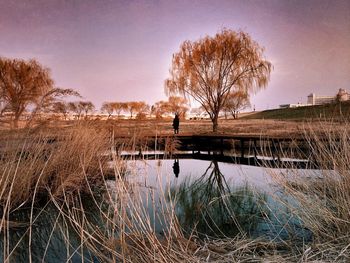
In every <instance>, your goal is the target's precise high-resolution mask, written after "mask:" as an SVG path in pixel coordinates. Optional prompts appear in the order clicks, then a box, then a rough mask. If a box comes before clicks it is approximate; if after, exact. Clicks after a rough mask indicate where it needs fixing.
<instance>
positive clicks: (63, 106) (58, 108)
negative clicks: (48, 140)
mask: <svg viewBox="0 0 350 263" xmlns="http://www.w3.org/2000/svg"><path fill="white" fill-rule="evenodd" d="M52 111H53V112H55V113H59V114H62V115H63V118H64V119H65V120H66V119H67V115H68V113H69V107H68V103H67V102H63V101H57V102H55V103H53V105H52Z"/></svg>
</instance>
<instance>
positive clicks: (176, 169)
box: [173, 159, 180, 178]
mask: <svg viewBox="0 0 350 263" xmlns="http://www.w3.org/2000/svg"><path fill="white" fill-rule="evenodd" d="M173 172H174V175H175V177H176V178H177V177H178V176H179V173H180V165H179V160H178V159H175V160H174V164H173Z"/></svg>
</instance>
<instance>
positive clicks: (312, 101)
mask: <svg viewBox="0 0 350 263" xmlns="http://www.w3.org/2000/svg"><path fill="white" fill-rule="evenodd" d="M337 99H339V101H347V100H350V94H349V93H348V92H347V91H346V90H345V89H339V91H338V93H337V95H335V96H317V95H316V94H315V93H311V94H310V95H309V96H307V104H309V105H322V104H328V103H332V102H335V101H336V100H337Z"/></svg>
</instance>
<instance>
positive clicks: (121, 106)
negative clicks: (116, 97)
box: [113, 102, 128, 118]
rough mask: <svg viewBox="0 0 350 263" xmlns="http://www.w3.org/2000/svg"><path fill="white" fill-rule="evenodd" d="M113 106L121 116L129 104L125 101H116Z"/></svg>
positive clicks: (118, 115)
mask: <svg viewBox="0 0 350 263" xmlns="http://www.w3.org/2000/svg"><path fill="white" fill-rule="evenodd" d="M113 107H114V110H115V112H116V114H117V117H118V118H120V115H121V113H122V112H123V111H125V110H127V109H128V105H127V103H125V102H114V103H113Z"/></svg>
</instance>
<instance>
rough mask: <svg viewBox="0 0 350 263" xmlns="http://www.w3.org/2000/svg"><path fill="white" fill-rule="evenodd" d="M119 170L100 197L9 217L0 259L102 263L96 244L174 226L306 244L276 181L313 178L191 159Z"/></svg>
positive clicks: (162, 232) (291, 203) (309, 173)
mask: <svg viewBox="0 0 350 263" xmlns="http://www.w3.org/2000/svg"><path fill="white" fill-rule="evenodd" d="M125 163H126V166H125V168H124V169H123V171H122V172H121V173H120V174H121V176H120V177H119V178H116V179H115V180H107V181H106V189H104V190H101V191H97V192H96V193H94V196H93V197H81V196H77V197H76V199H75V201H74V202H73V203H70V205H69V206H68V205H67V204H66V203H64V202H63V203H52V202H50V203H47V204H36V205H35V206H34V207H33V209H32V210H31V209H30V208H29V209H28V208H27V209H24V208H23V209H21V208H20V209H17V210H16V211H14V212H12V213H11V215H9V217H8V219H7V220H8V226H5V225H2V226H1V228H2V231H1V232H2V236H1V241H0V258H1V259H6V258H8V257H10V258H11V260H13V262H27V261H28V258H29V255H31V257H32V261H33V262H41V261H43V262H65V261H67V260H68V261H69V260H70V261H72V262H80V261H81V260H82V258H83V259H84V261H85V262H103V256H106V255H102V256H101V254H99V255H98V257H96V251H101V250H102V251H103V249H101V247H102V248H103V246H105V244H104V243H103V242H105V243H108V242H112V243H113V242H114V240H115V239H118V238H119V237H120V235H121V233H123V231H124V232H130V233H131V232H133V233H135V232H137V233H139V234H142V233H150V232H155V233H156V235H157V236H159V237H162V236H166V234H167V233H169V232H170V231H173V228H174V227H176V226H179V227H180V228H181V229H182V231H183V232H184V233H185V235H187V236H190V235H192V236H197V237H199V238H207V237H214V238H226V237H234V236H236V235H238V234H239V235H242V236H248V237H252V238H254V237H261V238H264V239H267V240H274V241H281V240H287V239H288V240H293V241H295V242H302V243H304V242H309V241H311V240H312V234H311V232H310V231H309V230H308V229H305V228H304V227H303V224H302V222H301V221H300V220H299V219H298V217H297V216H296V215H295V214H293V213H292V211H293V209H294V208H296V207H298V206H300V205H301V204H299V203H297V202H296V201H295V200H293V199H292V198H291V197H290V196H288V195H287V194H286V193H285V192H284V189H283V188H282V187H281V186H280V185H279V184H278V178H279V177H290V179H291V180H294V179H295V178H296V177H298V178H302V179H303V178H304V179H305V178H322V174H321V172H320V171H319V170H296V169H272V168H263V167H257V166H248V165H241V164H233V163H225V162H218V161H216V160H212V161H208V160H196V159H180V160H179V159H167V160H165V159H164V160H129V161H126V162H125ZM30 218H32V219H33V220H32V225H31V228H30V227H29V225H28V223H27V222H30ZM5 221H6V220H5ZM5 221H3V222H5ZM175 221H176V224H175V223H174V222H175ZM11 224H12V226H11V227H9V226H10V225H11ZM81 226H83V227H82V228H81ZM96 235H97V236H96ZM102 236H103V237H104V239H102V238H101V239H99V238H100V237H102ZM101 240H102V241H101ZM89 242H92V243H89ZM91 244H93V245H91ZM115 244H117V243H115ZM116 247H117V246H116ZM98 253H100V252H98ZM102 254H103V253H102ZM105 254H106V253H105ZM106 257H107V258H109V256H108V255H107V256H106ZM101 258H102V261H101Z"/></svg>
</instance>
